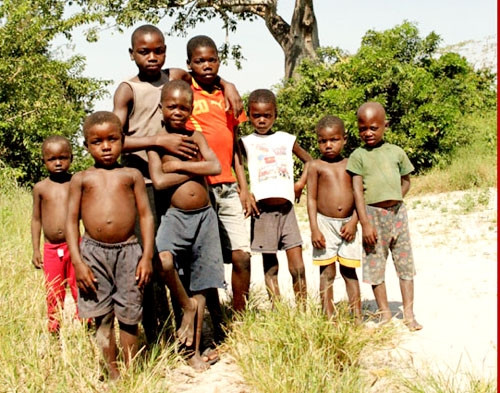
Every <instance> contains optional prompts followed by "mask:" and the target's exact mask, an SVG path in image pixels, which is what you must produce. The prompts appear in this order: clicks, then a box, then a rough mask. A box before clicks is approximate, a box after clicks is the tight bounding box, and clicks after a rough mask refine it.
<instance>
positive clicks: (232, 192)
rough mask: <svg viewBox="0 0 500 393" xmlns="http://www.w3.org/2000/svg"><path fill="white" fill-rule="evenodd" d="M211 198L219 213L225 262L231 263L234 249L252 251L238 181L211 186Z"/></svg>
mask: <svg viewBox="0 0 500 393" xmlns="http://www.w3.org/2000/svg"><path fill="white" fill-rule="evenodd" d="M209 191H210V200H211V202H212V206H213V207H214V209H215V212H216V213H217V217H218V221H219V234H220V238H221V246H222V254H223V256H224V263H231V253H232V251H236V250H242V251H245V252H248V253H250V235H249V234H248V230H247V227H246V225H245V214H244V213H243V207H242V206H241V201H240V196H239V194H238V190H237V186H236V183H221V184H214V185H211V186H209Z"/></svg>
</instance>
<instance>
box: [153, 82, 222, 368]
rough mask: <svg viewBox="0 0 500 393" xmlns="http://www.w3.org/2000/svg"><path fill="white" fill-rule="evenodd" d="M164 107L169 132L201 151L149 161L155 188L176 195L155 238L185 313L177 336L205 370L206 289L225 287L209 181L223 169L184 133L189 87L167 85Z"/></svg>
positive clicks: (203, 144)
mask: <svg viewBox="0 0 500 393" xmlns="http://www.w3.org/2000/svg"><path fill="white" fill-rule="evenodd" d="M161 108H162V112H163V119H164V124H165V128H166V132H169V133H177V134H180V135H192V137H193V140H194V142H195V143H196V145H197V146H198V149H199V155H198V157H196V158H193V159H191V160H185V159H182V158H181V157H178V156H175V155H172V154H169V153H164V152H160V153H159V152H157V151H154V150H150V151H149V152H148V156H149V169H150V173H151V179H152V180H153V184H154V186H155V188H156V189H169V190H170V191H171V193H172V195H171V199H170V207H169V208H168V210H167V212H166V213H165V215H164V216H163V217H162V219H161V225H160V228H159V229H158V233H157V235H156V246H157V248H158V252H159V255H160V260H161V263H162V272H163V274H164V275H165V281H166V283H167V285H168V287H169V289H170V293H171V294H172V296H173V297H174V298H175V299H176V300H177V301H178V303H179V304H180V305H181V307H182V311H183V318H182V322H181V326H180V328H179V329H178V331H177V334H178V337H179V341H180V342H181V343H182V344H185V345H186V346H187V347H191V346H193V348H194V354H193V356H192V357H191V358H190V359H189V363H190V364H191V366H192V367H193V368H195V369H197V370H204V369H207V368H208V367H209V364H208V363H206V362H204V361H203V359H202V358H201V355H200V338H201V331H202V324H203V314H204V310H205V304H206V295H207V290H210V289H216V288H223V287H224V263H223V260H222V250H221V247H220V239H219V231H218V223H217V215H216V213H215V211H214V210H213V208H212V206H211V204H210V198H209V195H208V187H207V183H206V180H205V176H208V175H212V176H214V175H218V174H219V173H220V170H221V168H220V164H219V161H218V160H217V157H216V155H215V153H214V152H213V151H212V149H210V147H209V146H208V144H207V141H206V139H205V137H204V136H203V134H202V133H201V132H196V131H195V132H193V131H188V130H186V128H185V126H186V121H187V120H188V119H189V116H190V115H191V112H192V109H193V92H192V91H191V87H190V85H189V84H188V83H186V82H184V81H181V80H178V81H172V82H168V83H167V84H165V86H164V87H163V90H162V97H161ZM180 273H182V276H183V278H184V279H183V281H184V282H185V285H186V288H187V289H188V291H186V288H185V287H184V285H183V283H182V282H181V279H180V277H179V274H180ZM188 293H189V294H188ZM193 344H194V345H193Z"/></svg>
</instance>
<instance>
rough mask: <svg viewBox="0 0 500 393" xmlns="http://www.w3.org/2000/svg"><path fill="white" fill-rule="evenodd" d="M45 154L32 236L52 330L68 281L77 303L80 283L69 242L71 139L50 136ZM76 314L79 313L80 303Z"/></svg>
mask: <svg viewBox="0 0 500 393" xmlns="http://www.w3.org/2000/svg"><path fill="white" fill-rule="evenodd" d="M42 157H43V163H44V164H45V168H47V171H48V172H49V177H48V178H46V179H44V180H42V181H40V182H38V183H36V184H35V186H34V187H33V215H32V218H31V240H32V244H33V260H32V262H33V265H35V267H36V268H37V269H40V268H43V272H44V275H45V286H46V288H47V313H48V317H49V323H48V328H49V332H51V333H57V332H59V328H60V322H59V318H58V317H57V312H58V308H61V309H62V308H63V307H64V298H65V296H66V284H67V285H69V287H70V290H71V294H72V295H73V299H74V300H75V303H77V287H76V281H75V271H74V270H73V265H72V264H71V258H70V255H69V249H68V244H67V243H66V236H65V234H66V230H65V228H64V226H65V224H66V213H67V203H68V194H69V182H70V180H71V174H69V173H68V169H69V166H70V164H71V161H72V159H73V154H72V153H71V145H70V143H69V141H68V140H67V139H66V138H65V137H63V136H59V135H53V136H49V137H48V138H47V139H45V140H44V141H43V144H42ZM42 228H43V237H44V244H43V259H42V256H41V254H40V234H41V230H42ZM76 315H77V316H78V307H77V312H76Z"/></svg>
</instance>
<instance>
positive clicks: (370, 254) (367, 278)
mask: <svg viewBox="0 0 500 393" xmlns="http://www.w3.org/2000/svg"><path fill="white" fill-rule="evenodd" d="M366 213H367V214H368V219H369V220H370V223H371V224H372V225H373V226H374V227H375V229H376V231H377V243H376V244H375V245H373V246H369V245H367V244H363V281H364V282H366V283H369V284H372V285H378V284H382V283H383V282H384V281H385V265H386V262H387V257H388V256H389V250H390V251H391V255H392V259H393V261H394V266H395V267H396V272H397V274H398V276H399V278H401V279H403V280H411V279H413V276H414V275H415V265H414V263H413V253H412V249H411V242H410V231H409V229H408V216H407V214H406V207H405V205H404V204H403V202H400V203H398V204H396V205H394V206H391V207H388V208H381V207H374V206H366Z"/></svg>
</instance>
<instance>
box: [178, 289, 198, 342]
mask: <svg viewBox="0 0 500 393" xmlns="http://www.w3.org/2000/svg"><path fill="white" fill-rule="evenodd" d="M189 300H190V302H191V307H189V308H186V309H183V310H182V322H181V327H180V328H179V329H178V330H177V338H178V340H179V342H180V343H181V344H184V345H186V346H187V347H190V346H191V345H193V339H194V324H195V320H196V311H197V309H198V302H197V301H196V299H194V298H190V299H189Z"/></svg>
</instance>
